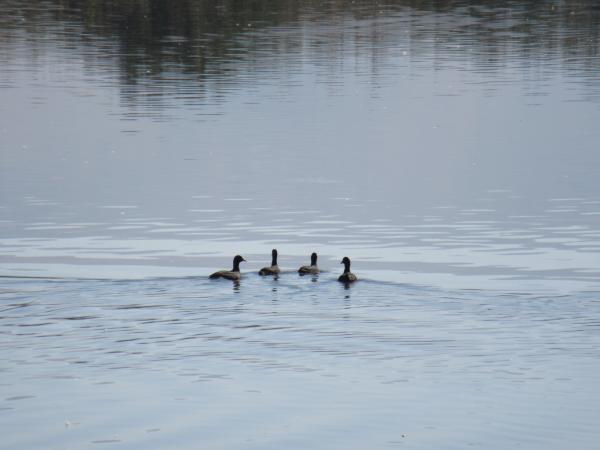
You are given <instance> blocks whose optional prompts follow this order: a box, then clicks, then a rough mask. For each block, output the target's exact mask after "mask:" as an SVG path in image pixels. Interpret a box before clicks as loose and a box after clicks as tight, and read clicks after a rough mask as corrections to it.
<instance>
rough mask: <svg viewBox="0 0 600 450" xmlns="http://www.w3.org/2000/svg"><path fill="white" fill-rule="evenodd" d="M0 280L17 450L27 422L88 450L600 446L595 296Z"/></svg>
mask: <svg viewBox="0 0 600 450" xmlns="http://www.w3.org/2000/svg"><path fill="white" fill-rule="evenodd" d="M3 286H4V287H3V289H2V291H1V292H0V298H1V311H0V339H1V341H2V343H3V345H2V346H3V349H4V350H3V351H2V354H3V356H2V359H3V360H4V364H3V367H2V371H1V372H0V380H2V384H1V386H0V399H1V400H3V401H4V405H2V406H4V407H5V408H3V409H2V410H0V414H2V415H3V422H4V424H5V426H6V432H5V433H4V436H3V441H4V443H5V445H6V446H7V448H9V447H10V448H16V447H18V448H22V449H27V448H38V446H36V444H37V440H36V439H35V438H32V434H31V433H27V432H25V428H27V429H30V428H31V427H34V428H36V429H37V430H38V432H36V434H35V435H36V436H44V439H45V440H46V445H49V446H56V447H61V446H62V447H64V446H69V445H71V446H76V447H78V448H88V446H89V443H90V442H91V443H94V442H100V441H108V440H110V441H122V442H125V443H127V446H128V447H132V446H136V445H144V446H148V448H162V447H161V446H162V443H164V442H167V441H168V442H174V441H176V442H177V443H178V446H180V447H181V448H197V445H198V443H199V442H201V443H202V444H203V445H207V446H210V447H211V448H212V447H215V446H216V447H219V446H229V447H230V448H232V447H233V448H238V447H239V448H247V446H248V445H249V443H250V446H251V447H257V448H258V447H268V448H275V447H276V446H277V445H282V444H286V445H287V446H291V447H292V448H300V447H303V446H304V445H306V444H310V443H311V442H312V443H315V442H319V443H328V442H332V443H335V445H336V446H337V445H340V446H343V447H348V448H361V447H362V445H363V444H366V443H367V442H371V443H372V445H376V446H377V447H378V448H380V447H384V448H390V447H394V445H393V443H392V441H397V440H398V441H402V440H403V439H406V444H407V445H410V446H412V447H415V448H431V447H432V446H434V447H437V446H439V445H443V446H446V444H448V443H450V445H449V447H450V448H464V447H465V446H467V445H470V444H473V443H476V445H477V446H479V447H481V448H506V445H507V443H509V444H510V445H527V447H528V448H564V446H565V445H567V443H568V445H570V446H575V447H577V448H593V447H594V446H595V445H596V443H597V438H598V431H597V427H596V418H597V416H598V413H599V412H600V411H599V410H598V404H600V403H598V400H599V399H598V391H597V388H596V382H595V374H596V373H597V371H598V369H599V368H598V358H597V348H598V345H600V342H599V339H600V334H599V333H598V330H599V328H598V325H599V323H600V310H599V309H598V308H599V306H600V304H599V303H598V300H597V298H598V293H597V292H590V293H587V294H579V295H578V296H576V297H573V296H536V295H531V294H527V293H523V294H518V293H510V294H502V293H499V294H493V293H490V292H483V291H477V290H473V291H448V290H445V291H440V290H433V289H425V288H420V287H417V286H411V285H395V284H386V283H373V282H363V283H361V284H356V285H354V286H352V287H351V288H350V289H349V290H345V289H344V287H343V286H341V285H339V283H336V282H332V281H327V280H322V279H320V280H319V281H318V282H317V283H313V282H312V281H311V280H310V279H309V278H308V277H298V276H297V275H295V274H287V275H282V276H281V277H280V278H279V279H278V280H276V281H274V280H269V279H264V278H261V277H259V276H257V275H255V276H248V277H246V278H245V279H244V280H242V282H241V284H240V286H239V290H238V291H237V294H233V293H232V284H231V283H229V282H222V281H216V282H211V281H208V280H206V279H204V278H202V279H200V278H188V279H166V278H163V279H155V280H142V281H43V280H42V281H31V280H29V281H25V280H4V282H3ZM9 349H10V351H9ZM48 405H52V407H51V408H48V407H47V406H48ZM86 405H93V407H91V408H90V407H87V406H86ZM142 411H143V412H142ZM274 411H277V412H276V414H275V415H274V414H273V413H274ZM324 411H327V412H324ZM450 411H452V412H451V413H450V414H449V412H450ZM323 414H325V415H326V418H325V416H323ZM132 416H135V417H132ZM232 424H233V425H232ZM237 424H239V426H238V425H237ZM267 424H268V425H267ZM234 425H235V427H236V432H235V433H233V435H231V436H230V437H228V436H227V435H228V433H225V430H230V429H231V426H234ZM357 426H358V427H359V428H360V430H361V432H360V433H358V434H356V433H354V432H352V430H354V429H355V427H357ZM211 427H213V432H209V433H204V432H203V430H205V429H206V430H208V429H209V428H211ZM149 429H152V430H155V431H154V432H155V433H157V436H158V437H157V436H152V437H148V436H147V434H146V431H145V430H149ZM9 430H10V431H9ZM500 437H501V439H500ZM165 439H166V441H165ZM247 439H250V440H251V441H247ZM332 439H333V440H332Z"/></svg>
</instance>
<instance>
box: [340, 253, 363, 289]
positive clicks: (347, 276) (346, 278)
mask: <svg viewBox="0 0 600 450" xmlns="http://www.w3.org/2000/svg"><path fill="white" fill-rule="evenodd" d="M340 264H343V265H344V273H343V274H341V275H340V276H339V278H338V281H341V282H342V283H352V282H353V281H356V280H357V279H358V278H356V275H354V274H353V273H352V272H350V258H348V257H347V256H344V259H342V262H340Z"/></svg>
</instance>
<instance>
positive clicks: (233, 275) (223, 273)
mask: <svg viewBox="0 0 600 450" xmlns="http://www.w3.org/2000/svg"><path fill="white" fill-rule="evenodd" d="M242 261H246V260H245V259H244V258H242V257H241V256H240V255H235V257H234V258H233V269H231V270H219V271H218V272H215V273H213V274H212V275H210V276H209V277H208V278H213V279H214V278H227V279H228V280H234V281H237V280H239V279H240V278H241V277H242V275H241V274H240V263H241V262H242Z"/></svg>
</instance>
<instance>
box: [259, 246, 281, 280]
mask: <svg viewBox="0 0 600 450" xmlns="http://www.w3.org/2000/svg"><path fill="white" fill-rule="evenodd" d="M271 255H272V260H271V267H263V268H262V269H260V270H259V271H258V274H259V275H277V274H278V273H279V272H280V271H279V267H278V266H277V250H276V249H273V250H272V251H271Z"/></svg>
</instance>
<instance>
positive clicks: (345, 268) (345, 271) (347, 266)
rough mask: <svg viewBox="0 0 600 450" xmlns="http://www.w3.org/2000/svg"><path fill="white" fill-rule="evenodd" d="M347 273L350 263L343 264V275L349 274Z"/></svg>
mask: <svg viewBox="0 0 600 450" xmlns="http://www.w3.org/2000/svg"><path fill="white" fill-rule="evenodd" d="M349 272H350V263H349V262H345V263H344V273H349Z"/></svg>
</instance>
